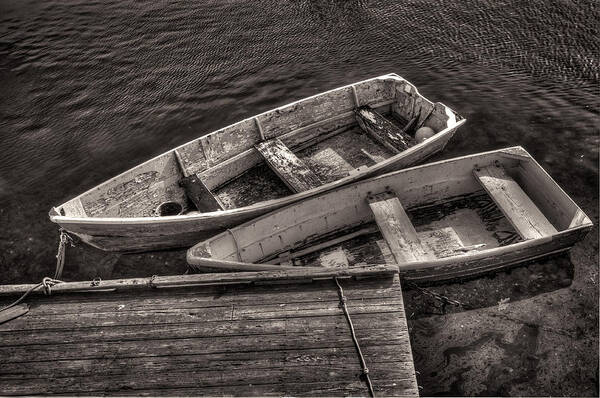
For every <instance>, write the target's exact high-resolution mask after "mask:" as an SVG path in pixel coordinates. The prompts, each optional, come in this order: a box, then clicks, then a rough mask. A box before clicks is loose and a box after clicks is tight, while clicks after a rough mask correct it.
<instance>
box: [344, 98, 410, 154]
mask: <svg viewBox="0 0 600 398" xmlns="http://www.w3.org/2000/svg"><path fill="white" fill-rule="evenodd" d="M355 114H356V121H357V122H358V125H359V126H360V128H361V129H363V130H364V131H366V132H367V133H368V134H369V135H371V137H373V138H374V139H375V140H376V141H378V142H379V143H381V144H382V145H383V146H385V147H386V148H388V149H389V150H391V151H392V152H393V153H400V152H402V151H404V150H406V149H408V148H410V147H411V146H412V145H413V144H414V142H413V139H412V138H411V137H410V136H409V135H408V134H406V133H405V132H404V131H403V130H402V129H401V128H400V127H398V126H396V125H395V124H394V123H392V122H391V121H389V120H387V119H386V118H385V117H384V116H382V115H381V114H379V113H378V112H376V111H374V110H373V109H371V108H370V107H368V106H361V107H360V108H357V109H356V110H355Z"/></svg>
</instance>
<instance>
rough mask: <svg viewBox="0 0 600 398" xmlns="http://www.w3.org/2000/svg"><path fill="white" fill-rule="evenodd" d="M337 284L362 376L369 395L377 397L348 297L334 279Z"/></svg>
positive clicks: (336, 279)
mask: <svg viewBox="0 0 600 398" xmlns="http://www.w3.org/2000/svg"><path fill="white" fill-rule="evenodd" d="M333 280H334V281H335V284H336V285H337V287H338V295H339V297H340V306H341V307H342V310H343V311H344V315H345V316H346V320H347V321H348V325H349V326H350V333H351V334H352V340H353V341H354V346H355V347H356V351H357V352H358V357H359V359H360V366H361V368H362V374H363V375H364V376H365V380H366V381H367V386H368V387H369V393H370V394H371V396H372V397H375V391H374V390H373V384H372V383H371V378H370V377H369V368H367V363H366V362H365V357H364V356H363V353H362V351H361V349H360V345H359V344H358V339H357V338H356V333H355V332H354V325H353V324H352V319H351V318H350V313H349V312H348V307H347V306H346V296H344V289H342V285H340V282H339V281H338V278H333Z"/></svg>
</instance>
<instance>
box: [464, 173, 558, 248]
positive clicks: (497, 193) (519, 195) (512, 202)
mask: <svg viewBox="0 0 600 398" xmlns="http://www.w3.org/2000/svg"><path fill="white" fill-rule="evenodd" d="M473 174H474V175H475V178H477V180H479V182H480V183H481V185H482V186H483V188H484V189H485V190H486V192H487V193H488V194H489V195H490V197H491V198H492V200H493V201H494V202H495V203H496V205H497V206H498V207H499V208H500V210H501V211H502V213H503V214H504V216H505V217H506V218H507V219H508V221H509V222H510V223H511V224H512V226H513V227H514V228H515V230H516V231H517V232H518V233H519V235H521V237H522V238H523V239H536V238H542V237H544V236H549V235H553V234H555V233H557V231H556V228H554V226H553V225H552V223H550V221H548V219H547V218H546V217H545V216H544V214H543V213H542V212H541V210H540V209H539V208H538V207H537V206H536V205H535V203H533V201H532V200H531V199H530V198H529V196H527V194H526V193H525V192H524V191H523V189H521V187H520V186H519V184H518V183H517V182H516V181H515V180H513V179H512V177H510V176H509V175H508V174H507V173H506V171H505V170H504V169H503V168H502V167H499V166H487V167H481V168H476V169H474V170H473Z"/></svg>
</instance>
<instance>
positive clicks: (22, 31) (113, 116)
mask: <svg viewBox="0 0 600 398" xmlns="http://www.w3.org/2000/svg"><path fill="white" fill-rule="evenodd" d="M599 20H600V12H599V11H598V6H597V5H596V2H592V1H590V2H586V1H578V2H571V1H557V2H550V1H548V2H541V1H491V0H486V1H480V2H475V1H461V2H455V1H436V2H429V1H408V2H383V1H366V0H363V1H331V0H330V1H326V0H322V1H306V0H305V1H290V2H286V1H260V2H259V1H256V2H254V1H201V2H183V1H181V2H171V1H169V2H167V1H164V2H163V1H161V2H157V1H147V2H135V3H130V2H105V1H102V2H93V1H85V2H84V1H81V2H75V1H71V2H55V1H46V2H41V1H15V2H13V1H5V0H0V137H1V138H0V154H1V155H0V225H1V227H2V228H1V229H0V283H14V282H33V281H39V280H40V279H41V278H42V277H43V276H45V275H51V274H52V273H53V269H54V266H55V258H54V255H55V253H56V252H55V251H56V242H57V228H56V227H55V226H54V225H53V224H51V223H50V222H49V221H48V217H47V212H48V210H49V209H50V207H51V206H53V205H57V204H60V203H62V202H64V201H65V200H66V199H69V198H71V197H73V196H75V195H77V194H79V193H81V192H82V191H84V190H86V189H88V188H90V187H92V186H94V185H96V184H98V183H100V182H102V181H104V180H106V179H108V178H109V177H111V176H113V175H115V174H117V173H119V172H121V171H124V170H125V169H128V168H130V167H132V166H134V165H136V164H138V163H140V162H141V161H144V160H146V159H148V158H150V157H152V156H155V155H157V154H159V153H161V152H164V151H165V150H167V149H169V148H171V147H173V146H175V145H179V144H182V143H184V142H186V141H189V140H191V139H193V138H196V137H198V136H199V135H202V134H205V133H208V132H211V131H213V130H215V129H217V128H219V127H223V126H225V125H228V124H231V123H233V122H236V121H239V120H241V119H243V118H245V117H248V116H251V115H253V114H256V113H259V112H262V111H265V110H267V109H270V108H273V107H275V106H278V105H283V104H285V103H288V102H291V101H294V100H297V99H300V98H303V97H305V96H308V95H313V94H316V93H318V92H321V91H324V90H328V89H331V88H335V87H338V86H341V85H344V84H348V83H351V82H354V81H357V80H361V79H365V78H369V77H373V76H376V75H380V74H385V73H390V72H395V73H398V74H399V75H401V76H403V77H405V78H407V79H408V80H409V81H411V82H412V83H414V84H415V85H416V86H417V87H418V88H419V90H420V91H421V92H422V93H423V94H424V95H425V96H427V97H428V98H430V99H432V100H434V101H441V102H444V103H446V104H447V105H449V106H451V107H452V108H454V109H455V110H457V111H458V112H459V113H461V114H462V115H464V116H465V117H466V118H467V119H468V121H467V124H466V125H465V126H464V127H462V128H461V129H460V130H459V132H458V133H457V135H456V137H455V139H454V140H453V141H452V142H451V143H450V145H448V147H447V150H446V151H445V152H444V153H443V154H441V155H438V157H437V158H436V159H441V158H448V157H454V156H457V155H463V154H467V153H472V152H479V151H484V150H489V149H496V148H500V147H503V146H512V145H522V146H524V147H525V148H526V149H527V150H528V151H529V152H530V153H532V154H533V155H534V156H535V157H536V159H537V160H538V161H539V162H540V163H541V164H542V166H543V167H545V168H546V170H548V172H549V173H550V174H551V175H552V176H553V177H554V178H555V179H556V180H557V181H558V183H559V184H560V185H561V186H562V187H563V188H564V189H565V191H566V192H567V193H569V194H570V195H571V196H572V197H573V199H574V200H575V201H576V202H577V203H578V204H579V205H580V206H581V207H582V208H583V209H584V211H586V213H587V214H588V215H590V217H591V218H592V220H593V221H594V223H595V224H596V225H597V224H598V152H599V150H598V147H599V138H598V125H599V121H600V117H599V106H600V93H599V70H600V67H599V65H600V59H599V58H600V56H599V54H600V48H599V41H598V33H599V32H598V30H599V25H598V24H599V22H598V21H599ZM597 236H598V232H597V228H595V229H594V230H593V232H592V233H591V234H590V236H588V238H587V239H586V240H585V241H584V242H583V243H581V244H579V245H578V246H577V247H576V248H575V249H574V250H573V252H572V253H571V255H569V256H562V257H560V258H559V259H558V260H550V261H547V262H543V263H538V264H534V265H531V266H529V267H525V268H521V269H519V270H516V271H513V272H511V273H505V274H503V275H500V276H498V277H496V278H495V279H489V278H488V279H486V278H483V279H481V280H477V281H471V282H467V283H466V284H454V285H449V286H448V287H447V288H445V289H449V290H450V291H451V292H453V293H454V294H455V295H457V296H461V297H463V296H464V297H463V298H465V299H469V297H471V296H472V297H471V299H472V301H473V300H474V301H476V302H478V305H479V308H487V307H492V310H495V305H496V303H497V301H498V300H499V299H502V298H504V297H512V299H513V301H514V300H520V301H519V303H518V304H517V305H516V306H515V309H514V310H511V311H516V312H518V311H523V313H522V314H521V315H523V316H524V317H527V316H531V313H532V312H536V311H538V312H539V311H543V312H544V313H547V314H549V315H547V318H539V319H537V320H531V319H529V320H527V321H526V322H525V321H523V318H519V319H521V323H519V322H517V321H515V320H514V319H517V318H515V317H516V316H517V315H519V314H517V313H516V312H515V313H512V315H510V316H508V315H507V316H508V317H509V318H511V319H512V321H511V320H506V319H504V318H502V319H504V320H502V319H497V317H496V318H494V316H495V315H493V314H491V312H490V311H491V310H489V311H488V310H481V311H479V310H475V311H469V312H468V313H464V315H461V314H460V313H457V314H452V315H448V316H441V317H440V316H431V317H429V318H428V317H427V310H426V309H424V308H426V306H427V303H423V302H422V300H420V299H419V298H415V299H413V296H414V294H413V293H412V291H409V294H408V295H407V296H408V297H407V311H408V312H413V313H414V314H416V315H414V314H413V315H414V317H415V319H416V320H415V321H414V323H411V325H410V326H411V328H413V330H414V333H412V338H413V351H414V352H415V361H416V365H417V370H419V372H420V375H419V376H418V378H419V383H420V384H421V385H423V390H422V393H423V394H426V395H427V394H429V395H435V394H441V395H444V394H454V395H463V394H464V395H481V394H484V395H562V394H567V395H595V394H597V364H598V315H597V313H598V285H597V282H598V265H597V262H598V256H597V251H598V243H597V242H598V241H597ZM73 253H74V254H73ZM73 253H72V254H70V255H69V256H68V257H67V264H66V267H65V278H69V279H72V280H75V279H84V278H93V277H95V276H97V275H100V276H102V277H103V278H109V277H120V276H129V275H152V274H154V273H162V274H168V273H173V272H181V271H183V270H185V265H184V264H183V263H182V260H183V256H182V254H181V252H169V253H156V254H152V255H137V256H114V255H106V254H104V253H96V252H94V251H93V250H91V249H88V248H77V249H74V251H73ZM534 275H539V276H536V277H535V278H534V277H533V276H534ZM548 275H551V276H550V277H549V276H548ZM536 284H537V285H536ZM499 286H500V290H498V288H499ZM515 286H518V288H515ZM536 286H538V287H536ZM540 286H541V287H540ZM472 292H478V294H477V295H473V294H472ZM475 296H476V297H475ZM482 297H487V301H486V300H482ZM540 297H542V298H540ZM536 300H537V301H540V300H541V301H543V303H547V302H548V301H552V302H553V303H555V304H554V306H552V305H550V307H548V308H546V307H543V308H542V307H539V306H542V304H540V303H538V302H537V301H536ZM541 301H540V302H541ZM565 303H566V304H565ZM519 305H521V306H523V307H524V308H522V309H521V310H519V309H518V308H517V307H518V306H519ZM543 305H547V304H543ZM548 305H549V304H548ZM411 306H413V307H414V308H413V307H411ZM536 306H538V307H536ZM569 306H571V307H572V308H571V307H569ZM486 311H487V312H486ZM527 314H529V315H527ZM573 314H575V315H573ZM590 314H591V315H590ZM409 315H410V314H409ZM461 316H463V318H460V317H461ZM469 316H474V317H476V318H477V319H478V321H477V323H472V324H471V326H470V329H469V323H468V319H467V318H468V317H469ZM565 317H567V318H565ZM569 317H571V318H569ZM558 320H560V322H559V321H558ZM555 321H556V322H558V323H559V324H560V323H561V322H566V323H569V322H571V323H573V322H574V323H575V324H576V325H575V326H573V324H571V325H570V326H569V327H570V328H571V329H569V327H568V328H567V332H565V333H566V334H565V333H563V334H560V333H559V334H556V333H554V332H548V330H556V329H557V328H558V326H556V325H554V326H549V325H551V324H552V322H555ZM411 322H412V321H411ZM428 322H429V323H430V324H431V325H434V326H431V325H429V323H428ZM444 322H445V323H444ZM486 322H487V323H486ZM511 322H512V323H511ZM515 322H516V323H515ZM523 322H525V323H523ZM556 322H555V323H556ZM439 324H444V325H446V326H444V327H436V326H435V325H439ZM449 324H450V325H454V327H452V326H448V325H449ZM488 324H489V325H488ZM513 324H514V325H513ZM423 325H425V326H423ZM428 325H429V326H428ZM485 325H488V326H485ZM511 325H513V326H514V327H513V326H511ZM532 325H533V326H532ZM459 326H460V328H459ZM484 327H489V328H491V329H485V330H483V329H481V328H484ZM575 327H576V328H579V329H581V331H580V332H579V329H573V328H575ZM465 328H467V329H468V332H466V334H465V333H463V334H461V330H467V329H465ZM492 329H493V330H492ZM448 330H450V331H454V332H455V333H453V334H449V335H448V334H447V333H448ZM561 330H562V329H561ZM445 333H446V334H445ZM553 333H554V334H553ZM520 336H521V337H520ZM540 336H541V337H540ZM545 336H547V338H546V337H545ZM557 336H559V337H557ZM560 336H563V337H562V338H564V339H566V340H560V339H561V337H560ZM564 336H567V337H564ZM582 336H583V337H582ZM452 339H454V343H453V344H455V345H456V346H453V345H452V344H450V343H449V341H451V340H452ZM540 339H541V340H540ZM458 340H460V341H458ZM533 340H535V341H538V340H540V341H538V343H528V342H530V341H533ZM461 344H462V346H461ZM532 344H533V346H532ZM535 344H538V345H537V346H536V345H535ZM458 346H461V347H463V348H461V349H458V348H456V347H458ZM557 347H563V348H557ZM524 348H527V350H529V351H527V350H525V351H527V353H526V354H523V352H525V351H524ZM448 350H449V351H448ZM532 350H533V351H532ZM530 351H531V352H530ZM425 353H427V355H425ZM442 353H444V355H445V356H444V357H439V358H438V357H435V358H437V359H435V358H432V357H433V356H436V355H438V354H439V355H442ZM499 353H500V354H502V355H499ZM430 354H431V355H430ZM457 358H458V359H457ZM465 358H466V359H465ZM485 358H500V360H499V362H494V363H488V362H486V359H485ZM502 358H505V359H502ZM528 358H534V359H528ZM511 361H512V362H511ZM506 363H512V365H510V366H511V367H510V369H513V370H512V371H511V370H508V369H509V368H507V366H508V365H506ZM586 364H588V366H585V365H586ZM515 369H517V370H515ZM560 369H562V370H560Z"/></svg>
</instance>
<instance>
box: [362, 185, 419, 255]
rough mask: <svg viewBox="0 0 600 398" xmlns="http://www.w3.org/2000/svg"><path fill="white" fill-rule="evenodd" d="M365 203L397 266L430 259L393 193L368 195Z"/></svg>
mask: <svg viewBox="0 0 600 398" xmlns="http://www.w3.org/2000/svg"><path fill="white" fill-rule="evenodd" d="M367 201H368V202H369V207H370V208H371V211H372V212H373V216H374V217H375V222H376V223H377V225H378V226H379V229H380V230H381V234H382V235H383V238H384V239H385V241H386V243H387V244H388V246H389V247H390V250H391V251H392V254H393V255H394V258H395V259H396V262H397V263H398V264H402V263H405V262H411V261H423V260H428V259H430V258H431V256H430V255H429V254H428V253H427V251H426V250H425V249H424V248H423V246H422V245H421V241H420V240H419V237H418V235H417V231H416V230H415V227H414V226H413V224H412V222H411V221H410V219H409V218H408V215H407V214H406V211H405V210H404V208H403V207H402V204H401V203H400V200H399V199H398V197H396V195H394V193H393V192H391V191H385V192H382V193H378V194H375V195H369V196H368V197H367Z"/></svg>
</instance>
